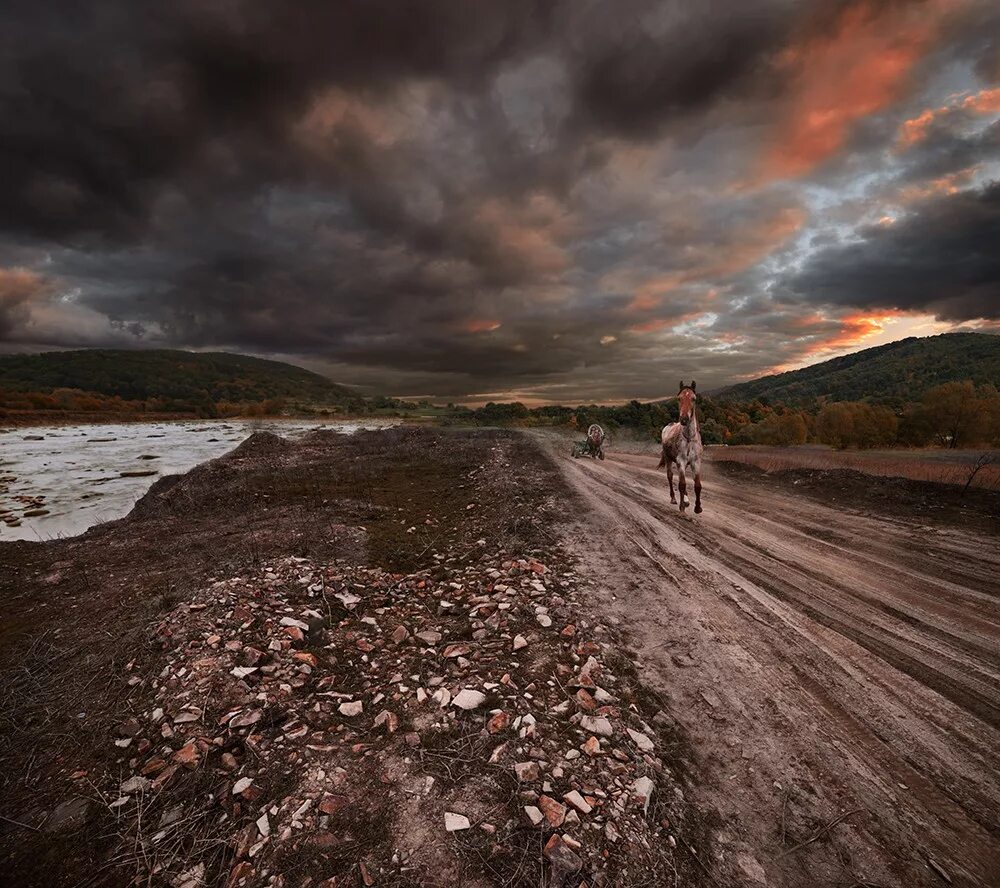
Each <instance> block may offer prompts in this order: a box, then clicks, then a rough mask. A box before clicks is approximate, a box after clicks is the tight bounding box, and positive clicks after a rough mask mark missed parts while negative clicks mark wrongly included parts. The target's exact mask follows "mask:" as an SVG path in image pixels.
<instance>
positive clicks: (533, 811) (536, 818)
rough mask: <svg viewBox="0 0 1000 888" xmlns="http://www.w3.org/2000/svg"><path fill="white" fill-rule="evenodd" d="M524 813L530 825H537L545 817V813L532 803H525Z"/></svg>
mask: <svg viewBox="0 0 1000 888" xmlns="http://www.w3.org/2000/svg"><path fill="white" fill-rule="evenodd" d="M524 813H525V814H527V815H528V820H530V821H531V824H532V826H538V824H539V823H541V822H542V821H543V820H544V819H545V815H544V814H543V813H542V812H541V811H540V810H539V809H538V808H536V807H535V806H534V805H525V806H524Z"/></svg>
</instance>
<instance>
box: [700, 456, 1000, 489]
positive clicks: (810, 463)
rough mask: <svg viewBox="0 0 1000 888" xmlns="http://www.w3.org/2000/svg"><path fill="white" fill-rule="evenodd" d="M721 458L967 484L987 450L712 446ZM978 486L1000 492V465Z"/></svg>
mask: <svg viewBox="0 0 1000 888" xmlns="http://www.w3.org/2000/svg"><path fill="white" fill-rule="evenodd" d="M706 450H707V452H708V454H709V458H710V459H712V460H714V461H717V462H738V463H744V464H747V465H752V466H757V468H760V469H763V470H764V471H766V472H780V471H783V470H785V469H853V470H855V471H857V472H865V473H866V474H869V475H881V476H885V477H891V478H911V479H913V480H915V481H936V482H938V483H940V484H965V482H966V481H967V480H968V477H969V472H970V471H971V468H972V466H973V465H974V464H975V461H976V459H977V458H978V457H979V456H980V455H981V454H982V452H983V451H981V450H833V449H831V448H829V447H823V446H821V445H806V446H802V447H767V446H764V445H753V446H738V447H722V446H717V447H709V448H706ZM972 486H973V487H981V488H984V489H986V490H1000V463H994V464H993V465H990V466H987V467H986V468H984V469H982V470H981V471H980V472H979V473H978V474H977V475H976V478H975V480H974V481H973V482H972Z"/></svg>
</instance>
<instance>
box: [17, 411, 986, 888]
mask: <svg viewBox="0 0 1000 888" xmlns="http://www.w3.org/2000/svg"><path fill="white" fill-rule="evenodd" d="M495 448H500V449H501V450H502V451H503V454H504V458H503V460H502V461H501V462H500V463H495V462H494V464H493V468H492V469H490V470H489V471H486V470H485V469H484V467H485V466H488V465H489V464H490V463H491V461H490V459H489V454H490V453H491V452H492V451H493V450H494V449H495ZM565 450H566V447H565V446H564V442H562V441H559V442H558V443H553V441H552V439H551V438H547V437H545V436H544V435H539V436H535V437H531V436H528V435H523V434H519V433H514V432H511V433H507V432H500V433H498V432H490V431H477V432H450V433H449V432H440V431H438V432H434V431H429V430H409V429H397V430H392V431H389V432H377V433H362V434H359V435H357V436H355V437H353V438H345V437H342V436H338V435H335V434H331V433H318V434H317V435H314V436H312V437H311V438H309V439H307V441H305V442H304V443H303V444H302V445H289V444H287V443H285V442H282V441H280V440H277V439H274V438H273V437H272V436H267V435H261V436H255V437H254V438H253V439H252V441H251V443H249V444H247V445H245V446H243V447H241V448H240V449H238V450H237V451H236V452H235V453H233V454H232V455H230V456H228V457H225V458H223V459H221V460H216V461H214V462H212V463H209V464H206V465H205V466H202V467H200V468H198V469H196V470H194V472H192V473H189V474H188V475H187V476H184V478H183V479H177V478H167V479H163V480H162V481H160V482H158V483H157V485H155V486H154V488H153V489H152V490H151V491H150V493H149V495H147V496H146V497H145V498H144V499H143V500H142V501H141V502H140V504H139V505H138V506H137V508H136V510H135V511H134V512H133V513H132V514H131V515H130V516H129V517H128V518H126V519H123V520H122V521H118V522H112V523H109V524H107V525H102V526H100V527H97V528H94V529H93V530H92V531H90V532H88V533H87V534H84V535H83V536H81V537H77V538H74V539H70V540H63V541H56V542H51V543H13V544H6V545H4V546H3V547H0V563H2V567H3V569H2V570H0V633H2V634H0V697H2V699H0V761H2V767H0V873H3V875H4V877H5V878H6V879H7V880H8V881H9V882H10V883H11V884H19V885H27V886H31V885H46V886H62V885H67V886H68V885H98V884H107V885H117V884H132V879H131V878H129V879H127V880H126V879H125V878H124V876H123V873H122V872H120V871H115V870H108V869H107V868H106V860H107V858H108V855H109V854H110V853H112V852H113V851H114V850H115V849H116V848H118V847H119V846H120V843H121V836H120V835H116V834H115V831H114V830H113V829H110V830H109V829H108V817H109V816H110V815H109V814H108V812H104V811H101V810H100V809H97V810H91V811H90V812H89V814H88V818H89V819H88V820H86V821H85V822H84V823H82V824H73V823H68V824H63V825H59V824H56V828H55V829H53V828H52V827H53V817H54V813H55V812H56V811H57V810H58V809H59V806H60V805H61V804H62V803H64V802H65V801H66V800H67V799H68V798H74V797H78V796H81V795H85V794H86V791H85V790H83V789H81V785H82V784H81V781H83V782H84V783H87V784H88V785H93V786H95V787H99V786H102V785H103V784H102V783H101V781H102V779H104V780H106V779H108V778H109V777H113V776H114V775H113V774H111V773H110V772H113V771H114V770H115V769H116V768H119V769H120V768H121V767H122V759H123V757H122V753H121V751H120V749H117V748H116V747H115V746H114V745H113V744H112V743H111V739H112V737H113V736H115V735H114V734H113V727H114V726H115V725H117V724H118V723H120V722H121V719H122V714H123V713H125V712H131V711H135V712H137V713H140V712H143V711H148V707H149V705H150V700H148V699H147V698H146V697H147V695H148V688H147V687H146V684H145V677H148V676H150V675H156V674H158V673H159V671H160V670H161V669H162V667H163V663H164V659H163V656H164V654H163V651H162V650H159V649H157V647H156V646H155V645H150V644H149V627H150V626H154V625H157V624H159V623H160V622H161V621H163V620H164V619H166V618H169V619H170V620H175V621H176V620H178V619H180V618H181V617H183V609H184V607H185V603H186V602H189V601H195V600H198V601H206V600H209V599H206V598H205V590H206V589H211V588H212V583H213V581H215V580H219V579H225V578H227V577H236V576H243V575H246V576H249V575H250V574H251V573H252V572H254V571H258V572H259V571H262V570H264V571H266V570H268V568H267V565H268V564H270V563H272V562H273V561H274V560H275V559H280V558H286V557H287V556H298V557H301V558H304V559H310V561H311V562H317V563H324V564H331V565H337V564H361V565H364V564H370V565H377V566H378V567H379V568H381V569H384V570H388V571H396V572H399V573H400V574H406V573H408V572H414V571H420V570H423V569H427V568H428V567H429V566H430V567H433V565H434V561H433V558H432V555H433V553H436V552H441V551H449V552H452V553H460V552H464V553H475V552H477V551H479V547H480V545H481V544H480V542H479V541H480V540H486V541H487V546H488V548H490V549H491V550H493V551H497V552H501V551H503V552H509V553H511V554H515V555H524V556H530V557H543V556H544V559H543V560H548V561H549V562H550V563H551V564H553V565H562V568H561V569H564V570H569V571H570V572H569V573H567V574H560V575H561V576H562V575H565V576H570V577H574V576H575V575H576V574H578V575H579V577H580V578H581V583H580V584H579V588H578V589H576V588H574V589H573V592H572V596H570V594H569V593H566V594H567V597H568V598H570V600H573V601H577V600H579V601H582V607H581V608H580V610H581V613H580V614H579V617H580V620H579V622H580V625H581V626H584V625H587V624H596V625H599V624H601V623H603V624H606V625H610V626H611V627H613V631H614V632H615V633H617V634H616V635H615V645H616V649H615V650H614V651H613V652H612V651H609V650H606V651H605V653H606V654H607V655H608V657H609V659H611V654H612V653H614V654H615V656H614V657H613V662H614V669H615V671H616V672H619V673H620V675H621V676H622V679H623V681H622V689H624V688H626V687H627V688H629V690H628V695H627V699H629V700H630V701H631V702H630V704H629V707H628V711H629V712H631V713H632V715H633V717H636V718H646V719H650V720H651V718H652V714H653V713H657V712H658V710H660V712H659V720H658V721H657V724H658V725H661V726H662V725H669V726H670V727H669V730H668V731H667V735H665V736H668V740H667V741H666V742H667V744H668V746H669V750H670V753H669V754H670V758H669V761H668V763H669V768H668V769H667V773H669V772H671V771H672V772H674V773H675V774H676V775H677V779H679V780H682V783H683V787H684V788H683V792H680V785H681V784H678V787H677V788H678V791H679V792H680V794H679V795H678V797H677V798H678V799H683V800H684V801H683V811H682V814H681V815H678V814H677V813H675V812H674V811H670V812H669V817H664V818H663V819H664V822H666V821H667V820H669V818H673V817H678V816H680V817H681V818H682V822H683V827H684V830H682V831H681V832H679V833H677V831H676V826H677V824H670V825H669V828H668V827H663V828H662V829H661V828H660V827H659V825H658V824H657V822H656V821H657V820H658V819H659V818H660V817H661V816H662V815H663V814H664V813H665V812H664V811H663V810H662V809H660V811H659V812H658V813H656V814H654V815H650V816H651V818H652V819H653V823H652V824H651V825H650V826H651V831H650V833H649V836H648V837H647V836H646V835H645V834H644V836H643V841H644V842H648V841H655V842H661V843H665V842H666V841H667V840H668V839H671V840H672V839H673V836H674V834H675V833H676V834H677V837H678V838H679V839H680V841H679V842H677V843H676V848H677V851H676V854H677V856H676V858H674V857H672V856H667V857H664V858H663V860H665V861H667V862H668V863H669V864H670V866H671V868H672V875H671V880H670V881H663V879H662V878H660V877H659V876H649V877H647V878H646V879H645V880H643V878H642V875H641V873H640V874H639V875H638V876H635V873H636V868H635V867H633V868H632V870H631V873H632V874H633V877H630V881H629V884H630V885H647V884H648V885H660V884H675V885H676V884H684V885H692V886H695V885H699V884H700V885H706V886H707V885H734V886H735V885H745V886H754V885H771V886H788V888H792V886H795V888H798V886H802V885H810V886H831V888H861V886H883V888H889V886H904V885H905V886H937V885H948V884H952V885H959V886H962V885H964V886H978V888H985V886H993V885H996V884H998V883H1000V868H998V867H1000V828H998V822H997V821H998V818H997V814H996V812H997V810H1000V774H998V769H997V753H998V750H1000V683H998V678H1000V654H998V649H1000V601H998V597H1000V595H998V583H997V577H998V575H1000V551H998V546H997V539H998V535H997V530H996V524H995V522H994V521H993V516H994V515H995V514H996V512H995V500H992V499H989V498H986V499H984V500H982V501H979V500H976V501H975V502H974V503H973V504H971V505H970V504H969V503H964V504H962V503H958V504H952V505H950V506H949V505H948V504H947V502H946V500H947V496H941V495H940V493H941V492H940V491H933V490H931V491H930V496H928V493H927V489H926V488H919V485H918V486H916V487H914V486H912V485H904V486H903V487H900V486H899V485H895V484H893V483H892V482H891V481H884V479H883V481H880V482H879V483H878V484H876V485H872V484H868V483H866V482H865V480H864V479H861V480H860V481H859V480H858V479H856V478H852V477H850V476H849V474H841V473H822V474H811V475H809V474H807V475H805V476H796V475H794V474H791V475H774V476H765V475H763V473H759V472H755V471H753V470H748V469H745V468H740V467H726V466H722V465H712V466H709V467H708V468H707V469H706V486H705V494H704V505H705V512H704V513H703V514H702V515H699V516H694V515H692V514H691V513H690V511H689V512H688V513H687V514H686V515H684V516H681V515H679V514H678V512H677V510H676V507H673V506H671V505H670V503H669V495H668V494H667V492H666V479H665V477H664V475H663V474H662V473H659V472H656V471H655V468H654V467H655V464H656V454H655V453H653V454H651V455H649V456H646V455H642V454H615V453H613V452H611V453H609V455H608V459H607V460H606V461H604V462H596V461H591V460H572V459H570V458H569V457H568V455H567V454H566V453H565ZM497 466H500V468H498V467H497ZM897 488H898V489H897ZM470 501H476V502H477V504H478V505H477V507H476V508H475V509H473V510H472V511H470V510H469V508H468V507H469V504H470ZM411 528H413V530H412V531H411ZM450 557H459V556H457V555H453V556H450ZM461 557H469V558H474V557H475V556H473V555H468V556H461ZM471 563H473V561H470V564H471ZM573 571H575V572H576V574H574V573H573ZM571 582H572V584H573V585H574V586H575V585H576V580H575V579H574V580H572V581H571ZM199 596H200V597H199ZM575 596H579V597H575ZM199 606H200V605H199ZM178 614H179V615H180V616H178ZM380 619H381V618H380ZM534 643H535V642H533V644H534ZM571 647H572V645H570V648H571ZM570 653H572V651H571V650H570ZM137 677H138V678H139V681H136V682H134V683H133V679H135V678H137ZM578 715H579V713H578ZM665 730H666V729H665ZM658 742H659V741H658ZM81 772H86V776H85V777H80V776H79V774H80V773H81ZM74 775H77V776H76V777H75V778H74ZM122 776H124V775H122ZM376 789H377V786H376ZM515 801H516V800H515ZM675 801H676V800H675ZM678 804H679V802H678ZM70 813H72V812H70ZM56 819H58V818H56ZM671 829H673V832H671ZM520 830H521V828H520V827H519V828H518V829H516V830H515V831H514V833H512V835H521V834H522V832H521V831H520ZM547 834H548V833H546V835H547ZM627 839H628V837H626V841H627ZM689 840H690V844H689ZM434 842H436V843H437V845H438V846H440V847H442V848H451V849H452V851H454V849H455V847H456V846H457V847H459V849H460V848H461V843H460V842H455V841H450V842H449V841H448V840H446V839H439V838H435V839H434ZM541 845H542V842H541V840H538V841H537V842H536V843H535V845H534V846H533V847H534V848H535V850H534V864H533V865H521V863H518V865H517V866H516V867H515V868H512V869H504V870H503V873H504V875H503V877H502V878H501V877H498V876H496V875H495V874H494V876H493V877H491V876H490V872H489V871H488V870H484V869H483V867H481V866H477V865H476V861H475V859H474V857H471V858H470V863H469V873H470V875H469V878H468V881H467V882H466V883H467V884H505V885H507V884H539V880H542V879H547V878H550V877H551V875H552V873H551V872H550V871H549V870H548V869H546V868H544V867H543V866H542V864H541V856H542V851H541ZM610 847H611V849H612V850H611V852H610V853H612V854H613V853H614V847H615V846H610ZM620 847H623V848H624V847H625V846H620ZM664 847H666V846H665V845H664ZM377 850H378V849H377V848H375V846H374V845H373V846H372V847H371V848H369V849H368V851H370V852H371V854H372V855H373V856H372V857H371V858H369V859H370V860H373V861H374V860H377V853H376V852H377ZM383 850H384V849H383ZM522 850H523V848H522ZM647 850H648V849H647ZM230 853H231V852H229V851H226V852H225V854H230ZM234 859H235V858H233V859H230V860H228V864H232V862H233V860H234ZM529 862H530V860H529ZM352 865H353V866H354V869H352V870H351V875H350V876H343V877H341V878H340V881H339V882H338V883H337V884H338V885H355V884H357V885H360V884H362V882H363V881H364V878H363V873H362V871H361V870H359V869H358V868H357V865H356V864H352ZM223 870H224V868H223V869H220V870H219V872H220V873H221V872H223ZM649 872H652V870H650V871H649ZM211 875H212V873H211V872H210V873H209V876H211ZM320 875H321V874H319V873H318V872H317V873H315V874H310V864H309V862H308V861H306V860H300V861H299V869H297V870H296V874H295V877H294V879H293V880H292V881H290V882H286V883H281V884H289V885H292V884H295V885H298V884H302V885H306V884H314V885H317V884H319V881H318V880H319V877H320ZM246 878H250V877H249V876H248V877H246ZM246 878H245V879H244V881H243V884H251V883H249V882H247V881H246ZM220 879H221V881H220ZM271 879H272V881H271V882H270V884H274V885H277V884H279V883H278V882H275V881H273V880H274V875H273V874H272V875H271ZM306 879H311V882H307V881H306ZM0 881H2V880H0ZM226 881H227V880H226V878H225V877H224V876H219V877H218V878H217V879H215V880H213V878H207V881H206V882H205V883H204V884H207V885H214V884H219V885H222V884H225V883H226ZM375 883H376V884H390V883H391V884H402V883H401V882H399V881H391V882H389V881H387V880H386V879H385V877H383V882H381V883H380V882H378V881H376V882H375ZM412 883H413V884H437V883H435V882H434V881H433V879H428V878H426V877H424V878H422V880H420V879H417V878H416V877H414V878H413V880H412ZM143 884H147V881H146V880H143ZM149 884H160V882H157V881H156V879H153V880H151V881H150V882H149ZM164 884H167V883H165V882H164ZM324 884H326V883H324ZM407 884H409V883H407ZM573 884H574V888H575V883H573Z"/></svg>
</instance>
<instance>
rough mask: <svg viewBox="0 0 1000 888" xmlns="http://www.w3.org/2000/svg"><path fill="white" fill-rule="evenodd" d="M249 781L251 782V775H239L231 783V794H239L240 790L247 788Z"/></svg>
mask: <svg viewBox="0 0 1000 888" xmlns="http://www.w3.org/2000/svg"><path fill="white" fill-rule="evenodd" d="M251 783H253V777H240V779H239V780H237V781H236V782H235V783H234V784H233V795H239V794H240V793H241V792H244V791H245V790H247V789H249V788H250V784H251Z"/></svg>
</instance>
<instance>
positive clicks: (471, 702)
mask: <svg viewBox="0 0 1000 888" xmlns="http://www.w3.org/2000/svg"><path fill="white" fill-rule="evenodd" d="M485 700H486V694H484V693H483V692H482V691H471V690H469V689H468V688H463V689H462V690H460V691H459V692H458V693H457V694H455V699H454V700H452V701H451V705H452V706H457V707H458V708H459V709H475V708H476V707H477V706H482V704H483V702H484V701H485Z"/></svg>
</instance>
